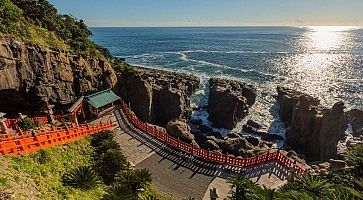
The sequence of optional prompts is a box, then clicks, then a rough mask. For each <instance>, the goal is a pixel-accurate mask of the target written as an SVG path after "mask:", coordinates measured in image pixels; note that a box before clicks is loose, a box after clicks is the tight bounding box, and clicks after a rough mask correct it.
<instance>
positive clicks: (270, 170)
mask: <svg viewBox="0 0 363 200" xmlns="http://www.w3.org/2000/svg"><path fill="white" fill-rule="evenodd" d="M114 113H115V116H116V119H117V121H118V123H119V126H120V128H121V129H122V130H124V131H125V132H126V133H127V134H129V135H130V136H132V137H133V138H135V139H136V140H138V141H139V142H141V143H142V144H144V145H146V146H147V147H149V148H150V149H152V151H154V152H155V153H157V154H158V155H159V156H161V157H162V159H161V160H160V161H159V162H163V160H164V159H168V160H169V161H172V162H173V163H174V165H173V166H171V167H174V170H176V169H178V168H179V167H184V168H186V169H189V170H191V171H193V172H195V173H199V174H203V175H207V176H215V177H222V178H227V177H229V176H231V175H236V174H240V173H243V174H244V175H245V176H246V177H247V178H254V177H260V176H262V175H264V174H270V175H271V174H273V175H275V176H276V177H278V178H279V179H281V180H284V179H286V177H287V174H288V170H287V169H286V168H284V167H283V166H282V165H281V164H280V162H279V161H277V160H272V161H267V162H265V163H261V164H260V165H257V166H251V167H247V168H241V167H233V166H228V165H223V164H220V163H212V162H208V161H205V160H204V159H202V158H199V157H196V156H194V155H192V154H188V153H185V152H183V151H181V150H177V149H175V148H174V147H172V146H169V145H167V144H165V143H163V142H161V141H159V140H158V139H156V138H154V137H152V136H151V135H149V134H146V133H144V132H143V131H141V130H140V129H138V128H137V127H135V126H134V125H133V124H131V122H129V121H128V119H127V117H126V115H125V114H124V113H123V112H122V111H120V110H119V109H117V110H115V112H114ZM190 178H192V177H190Z"/></svg>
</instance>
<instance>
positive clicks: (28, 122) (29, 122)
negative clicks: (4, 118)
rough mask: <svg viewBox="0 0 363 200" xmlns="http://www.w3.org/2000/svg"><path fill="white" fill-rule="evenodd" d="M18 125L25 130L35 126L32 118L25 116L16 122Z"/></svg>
mask: <svg viewBox="0 0 363 200" xmlns="http://www.w3.org/2000/svg"><path fill="white" fill-rule="evenodd" d="M18 126H19V128H20V129H21V130H24V131H27V130H30V129H34V128H36V127H37V126H36V124H35V123H34V121H33V119H31V118H29V117H26V118H24V119H22V120H20V121H19V122H18Z"/></svg>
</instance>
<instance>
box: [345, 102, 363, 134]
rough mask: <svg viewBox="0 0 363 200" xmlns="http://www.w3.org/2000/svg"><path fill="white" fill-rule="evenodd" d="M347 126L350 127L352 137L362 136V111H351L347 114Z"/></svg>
mask: <svg viewBox="0 0 363 200" xmlns="http://www.w3.org/2000/svg"><path fill="white" fill-rule="evenodd" d="M347 115H348V121H349V124H350V125H352V130H353V136H354V137H357V136H359V135H363V111H362V110H358V109H352V110H350V111H348V112H347Z"/></svg>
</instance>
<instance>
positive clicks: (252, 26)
mask: <svg viewBox="0 0 363 200" xmlns="http://www.w3.org/2000/svg"><path fill="white" fill-rule="evenodd" d="M88 27H89V28H243V27H251V28H254V27H255V28H258V27H273V28H279V27H286V28H288V27H290V28H305V27H352V28H353V27H354V28H363V26H362V25H213V26H204V25H200V26H88Z"/></svg>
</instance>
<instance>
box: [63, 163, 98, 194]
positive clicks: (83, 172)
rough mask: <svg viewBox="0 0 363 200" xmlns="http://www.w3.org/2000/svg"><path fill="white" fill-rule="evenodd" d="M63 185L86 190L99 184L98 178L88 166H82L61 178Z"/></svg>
mask: <svg viewBox="0 0 363 200" xmlns="http://www.w3.org/2000/svg"><path fill="white" fill-rule="evenodd" d="M63 184H64V185H66V186H71V187H74V188H80V189H82V190H88V189H92V188H94V187H96V186H97V185H98V184H99V178H98V176H97V174H96V173H95V172H94V171H93V169H92V167H90V166H82V167H78V168H75V169H73V170H71V171H70V172H68V173H66V174H65V175H64V176H63Z"/></svg>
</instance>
